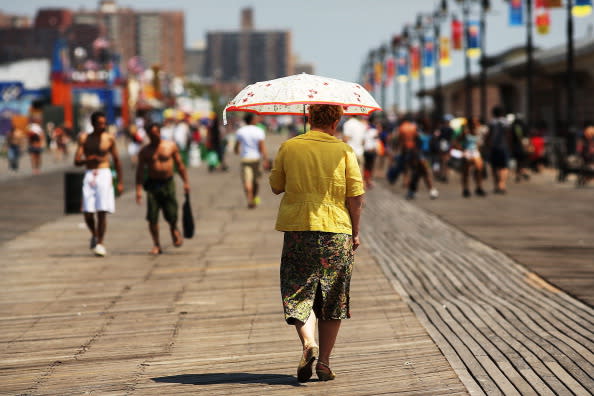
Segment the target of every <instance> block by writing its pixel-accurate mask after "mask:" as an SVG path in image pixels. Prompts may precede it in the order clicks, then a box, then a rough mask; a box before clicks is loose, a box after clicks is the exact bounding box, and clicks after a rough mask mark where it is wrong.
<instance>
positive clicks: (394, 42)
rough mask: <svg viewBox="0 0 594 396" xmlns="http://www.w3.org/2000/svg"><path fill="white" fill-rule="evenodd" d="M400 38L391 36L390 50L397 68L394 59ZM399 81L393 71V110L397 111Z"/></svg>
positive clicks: (396, 55) (398, 104)
mask: <svg viewBox="0 0 594 396" xmlns="http://www.w3.org/2000/svg"><path fill="white" fill-rule="evenodd" d="M401 40H402V38H401V37H400V36H394V37H392V42H391V43H390V44H391V46H390V47H391V50H392V57H393V58H394V62H395V64H394V68H395V69H396V70H397V67H398V65H397V64H396V60H397V59H398V49H399V47H400V42H401ZM399 85H400V82H399V81H398V72H397V71H395V73H394V112H397V111H398V108H399V107H400V89H399Z"/></svg>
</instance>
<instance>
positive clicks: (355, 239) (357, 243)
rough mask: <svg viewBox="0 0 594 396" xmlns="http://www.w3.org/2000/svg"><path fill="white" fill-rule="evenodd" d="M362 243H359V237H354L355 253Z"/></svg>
mask: <svg viewBox="0 0 594 396" xmlns="http://www.w3.org/2000/svg"><path fill="white" fill-rule="evenodd" d="M360 244H361V242H360V241H359V235H353V252H354V251H355V250H357V248H358V247H359V245H360Z"/></svg>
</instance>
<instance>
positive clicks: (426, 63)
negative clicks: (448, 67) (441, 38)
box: [423, 37, 435, 76]
mask: <svg viewBox="0 0 594 396" xmlns="http://www.w3.org/2000/svg"><path fill="white" fill-rule="evenodd" d="M434 68H435V42H434V40H433V37H425V45H424V46H423V73H424V74H425V75H426V76H430V75H432V74H433V69H434Z"/></svg>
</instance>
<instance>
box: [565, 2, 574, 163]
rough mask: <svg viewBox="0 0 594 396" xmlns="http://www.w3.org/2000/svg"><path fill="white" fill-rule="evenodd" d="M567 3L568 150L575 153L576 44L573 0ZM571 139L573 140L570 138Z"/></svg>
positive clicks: (569, 152)
mask: <svg viewBox="0 0 594 396" xmlns="http://www.w3.org/2000/svg"><path fill="white" fill-rule="evenodd" d="M566 3H567V71H566V74H567V139H568V141H567V142H566V143H567V149H568V150H567V151H568V154H573V152H574V150H575V145H571V144H569V143H570V142H572V141H573V138H574V136H573V133H574V127H575V126H574V123H575V67H574V46H573V15H572V14H571V11H572V8H573V0H566ZM570 139H571V140H570Z"/></svg>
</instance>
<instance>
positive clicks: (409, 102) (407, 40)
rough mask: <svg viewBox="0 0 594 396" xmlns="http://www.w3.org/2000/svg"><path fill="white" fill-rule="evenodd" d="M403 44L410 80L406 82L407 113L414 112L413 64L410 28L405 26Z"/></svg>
mask: <svg viewBox="0 0 594 396" xmlns="http://www.w3.org/2000/svg"><path fill="white" fill-rule="evenodd" d="M401 37H402V44H403V45H404V46H406V49H407V51H406V53H407V57H406V62H407V69H408V74H409V78H408V79H407V80H406V111H407V112H411V111H412V62H411V48H412V44H411V36H410V27H409V26H408V25H406V26H404V29H403V30H402V36H401Z"/></svg>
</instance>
